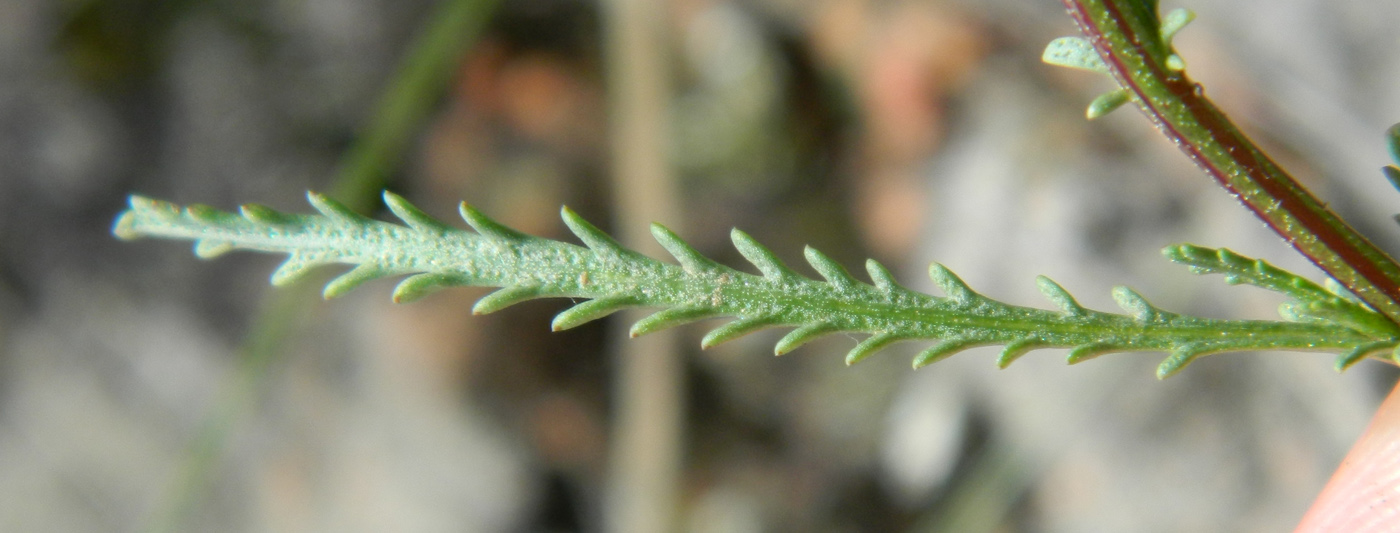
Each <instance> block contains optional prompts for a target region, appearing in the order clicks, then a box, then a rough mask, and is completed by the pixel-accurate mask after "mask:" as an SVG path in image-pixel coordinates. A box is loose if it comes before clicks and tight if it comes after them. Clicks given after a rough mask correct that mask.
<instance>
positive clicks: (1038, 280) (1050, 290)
mask: <svg viewBox="0 0 1400 533" xmlns="http://www.w3.org/2000/svg"><path fill="white" fill-rule="evenodd" d="M1035 284H1036V286H1037V287H1039V288H1040V293H1041V294H1044V295H1045V299H1047V300H1050V303H1052V304H1055V307H1058V308H1060V310H1061V311H1064V312H1065V313H1066V314H1069V315H1070V316H1084V315H1086V314H1088V313H1089V310H1088V309H1085V308H1084V306H1082V305H1079V302H1078V301H1076V300H1075V299H1074V296H1070V294H1069V291H1067V290H1065V288H1064V287H1061V286H1060V284H1059V283H1055V281H1054V280H1052V279H1050V278H1047V277H1045V276H1036V277H1035Z"/></svg>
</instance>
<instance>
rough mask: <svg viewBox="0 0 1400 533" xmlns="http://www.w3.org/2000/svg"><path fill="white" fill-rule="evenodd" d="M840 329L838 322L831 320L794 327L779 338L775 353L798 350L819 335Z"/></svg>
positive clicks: (774, 348) (774, 347) (774, 349)
mask: <svg viewBox="0 0 1400 533" xmlns="http://www.w3.org/2000/svg"><path fill="white" fill-rule="evenodd" d="M838 329H839V328H837V327H836V324H832V323H829V322H818V323H816V324H808V325H805V326H802V327H800V328H797V329H794V330H792V331H791V332H789V333H788V334H787V335H784V336H783V338H781V339H778V344H777V345H775V346H773V355H783V354H785V353H788V352H791V351H793V350H796V349H797V348H798V347H799V346H802V345H803V344H807V343H808V342H811V341H812V340H814V339H816V338H817V337H821V336H823V335H826V334H829V333H835V332H836V331H837V330H838Z"/></svg>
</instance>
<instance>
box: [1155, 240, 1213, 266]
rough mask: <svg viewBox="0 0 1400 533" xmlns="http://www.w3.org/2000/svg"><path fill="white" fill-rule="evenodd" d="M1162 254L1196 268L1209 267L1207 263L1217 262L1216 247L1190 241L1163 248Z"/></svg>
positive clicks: (1176, 261)
mask: <svg viewBox="0 0 1400 533" xmlns="http://www.w3.org/2000/svg"><path fill="white" fill-rule="evenodd" d="M1162 255H1164V256H1166V258H1167V259H1168V260H1169V261H1171V262H1173V263H1182V264H1186V265H1190V266H1192V267H1194V268H1207V267H1206V264H1214V263H1216V262H1217V257H1216V255H1215V250H1214V249H1212V248H1206V247H1204V246H1196V245H1194V244H1189V243H1182V244H1177V245H1173V246H1168V247H1166V248H1163V249H1162Z"/></svg>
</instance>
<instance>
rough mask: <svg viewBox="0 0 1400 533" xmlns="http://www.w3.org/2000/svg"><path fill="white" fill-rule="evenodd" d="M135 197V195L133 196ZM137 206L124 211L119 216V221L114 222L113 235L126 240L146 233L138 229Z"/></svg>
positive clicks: (137, 237)
mask: <svg viewBox="0 0 1400 533" xmlns="http://www.w3.org/2000/svg"><path fill="white" fill-rule="evenodd" d="M133 198H134V197H133ZM136 217H137V215H136V208H134V207H133V208H132V209H130V210H127V211H124V212H122V214H121V215H120V216H118V217H117V221H116V222H113V223H112V235H115V236H116V237H117V238H118V239H121V240H124V241H130V240H135V239H139V238H141V237H142V236H144V235H145V234H144V233H142V232H141V230H138V229H136V224H137V220H136Z"/></svg>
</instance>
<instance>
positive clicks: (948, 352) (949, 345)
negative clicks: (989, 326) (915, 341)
mask: <svg viewBox="0 0 1400 533" xmlns="http://www.w3.org/2000/svg"><path fill="white" fill-rule="evenodd" d="M983 344H986V341H979V340H977V339H962V338H953V339H943V340H941V341H938V343H937V344H934V345H933V346H930V347H928V348H926V349H924V351H922V352H919V355H916V356H914V370H918V369H920V368H923V367H926V366H928V365H931V364H934V363H937V362H939V361H942V360H944V359H947V358H949V357H951V356H952V355H953V354H956V353H958V352H961V351H963V350H966V349H968V348H972V347H974V346H980V345H983Z"/></svg>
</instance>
